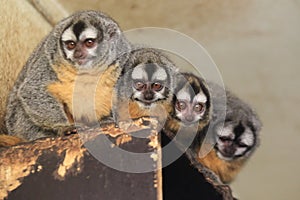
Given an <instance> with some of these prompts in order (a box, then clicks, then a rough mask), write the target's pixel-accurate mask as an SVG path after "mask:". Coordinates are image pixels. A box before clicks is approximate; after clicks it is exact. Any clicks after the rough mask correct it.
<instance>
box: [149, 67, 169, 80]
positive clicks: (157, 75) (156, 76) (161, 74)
mask: <svg viewBox="0 0 300 200" xmlns="http://www.w3.org/2000/svg"><path fill="white" fill-rule="evenodd" d="M167 78H168V75H167V72H166V70H165V69H164V68H162V67H158V69H157V70H156V71H155V72H154V73H153V75H152V80H159V81H165V80H167Z"/></svg>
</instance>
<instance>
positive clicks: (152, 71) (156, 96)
mask: <svg viewBox="0 0 300 200" xmlns="http://www.w3.org/2000/svg"><path fill="white" fill-rule="evenodd" d="M131 82H132V99H133V100H136V101H137V102H138V103H139V104H140V105H141V106H143V107H149V106H151V105H153V103H155V102H158V101H161V100H164V99H166V98H167V96H168V93H169V90H168V85H169V76H168V74H167V71H166V70H165V69H164V68H163V67H162V66H159V65H157V64H153V63H152V64H140V65H137V66H136V67H135V68H134V69H133V71H132V73H131Z"/></svg>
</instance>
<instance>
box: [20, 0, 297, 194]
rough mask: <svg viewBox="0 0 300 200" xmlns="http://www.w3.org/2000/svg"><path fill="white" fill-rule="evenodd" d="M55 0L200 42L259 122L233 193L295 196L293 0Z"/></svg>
mask: <svg viewBox="0 0 300 200" xmlns="http://www.w3.org/2000/svg"><path fill="white" fill-rule="evenodd" d="M57 1H58V2H60V3H61V4H62V5H63V6H62V8H64V9H66V12H67V13H72V12H73V11H75V10H82V9H97V10H101V11H104V12H106V13H108V14H109V15H110V16H112V17H113V18H114V19H115V20H116V21H117V22H119V24H120V26H121V27H122V28H123V30H129V29H132V28H139V27H149V26H154V27H165V28H171V29H174V30H177V31H180V32H182V33H185V34H187V35H189V36H190V37H192V38H194V39H195V40H197V41H198V42H199V43H200V44H202V45H203V46H204V47H205V48H206V50H207V51H208V52H209V53H210V55H211V56H212V58H213V60H214V61H215V62H216V64H217V66H218V68H219V70H220V72H221V74H222V77H223V79H224V83H225V84H226V85H227V86H228V87H229V88H231V90H232V91H234V92H235V93H236V94H237V95H238V96H239V97H241V98H242V99H244V100H245V101H247V102H248V103H250V104H251V105H253V107H254V108H255V109H256V110H257V112H258V114H259V116H260V117H261V119H262V121H263V124H264V127H263V130H262V133H261V146H260V148H259V149H258V150H257V152H256V153H255V154H254V156H253V157H252V159H251V160H250V162H249V163H248V164H247V165H246V167H245V168H244V169H243V171H242V172H241V173H240V175H239V176H238V178H237V179H236V181H235V182H234V183H233V184H232V185H233V191H234V193H235V194H236V196H238V197H239V198H240V199H242V200H252V199H272V200H277V199H278V200H280V199H300V173H299V172H298V170H299V168H300V167H299V164H300V159H299V155H298V153H299V152H300V133H299V132H298V131H297V129H298V128H299V129H300V123H299V119H300V112H299V108H298V104H299V103H300V94H299V91H298V89H299V88H300V80H299V78H298V76H299V74H300V37H299V35H300V0H286V1H279V0H190V1H183V0H165V1H155V0H148V1H145V0H140V1H137V0H123V1H116V0H85V1H82V0H72V1H67V0H57ZM24 31H26V29H25V30H24ZM28 33H29V34H30V30H28ZM37 43H38V41H37Z"/></svg>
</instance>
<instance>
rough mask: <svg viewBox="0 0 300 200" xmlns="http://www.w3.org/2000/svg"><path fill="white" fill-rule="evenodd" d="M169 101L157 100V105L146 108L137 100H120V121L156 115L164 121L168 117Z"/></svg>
mask: <svg viewBox="0 0 300 200" xmlns="http://www.w3.org/2000/svg"><path fill="white" fill-rule="evenodd" d="M168 110H169V103H167V102H165V101H161V102H156V103H155V105H151V107H149V108H146V107H143V106H141V105H140V104H139V103H138V102H137V101H132V100H124V101H119V102H118V110H117V112H118V116H119V121H126V120H128V119H136V118H140V117H155V118H157V119H158V120H159V121H160V122H164V121H165V120H166V118H167V115H168Z"/></svg>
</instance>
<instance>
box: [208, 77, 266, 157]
mask: <svg viewBox="0 0 300 200" xmlns="http://www.w3.org/2000/svg"><path fill="white" fill-rule="evenodd" d="M208 85H209V88H210V91H213V92H211V94H212V99H213V117H212V120H211V124H212V125H213V126H214V128H213V130H214V131H216V130H217V128H219V127H220V126H222V125H223V124H222V121H220V119H219V117H218V116H220V115H222V112H224V110H225V109H226V117H225V122H224V125H223V127H227V126H229V125H231V126H233V127H237V126H238V125H239V124H240V123H241V124H242V125H243V126H244V127H248V128H250V129H252V132H253V134H254V136H255V142H254V144H253V146H252V148H251V149H250V151H249V152H248V153H247V154H246V155H245V156H246V157H247V156H250V155H251V154H252V153H253V152H254V150H255V147H257V146H258V144H259V132H260V130H261V127H262V123H261V121H260V119H259V117H258V115H257V114H256V113H255V111H254V110H253V109H252V108H251V107H250V105H248V104H247V103H245V102H244V101H243V100H241V99H240V98H238V97H237V96H236V95H234V94H233V93H232V92H231V91H229V90H227V89H226V91H225V92H226V93H225V94H226V100H227V101H226V104H224V103H223V102H221V101H220V94H221V93H223V94H224V92H222V91H224V89H223V88H222V87H221V86H219V85H217V84H215V83H212V82H208ZM215 135H216V134H215Z"/></svg>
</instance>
